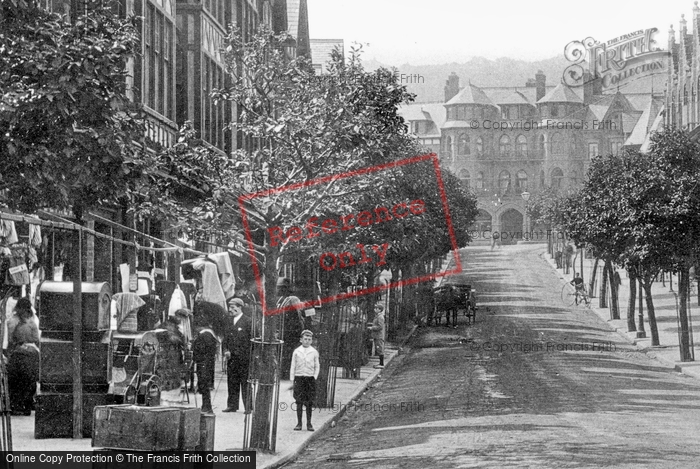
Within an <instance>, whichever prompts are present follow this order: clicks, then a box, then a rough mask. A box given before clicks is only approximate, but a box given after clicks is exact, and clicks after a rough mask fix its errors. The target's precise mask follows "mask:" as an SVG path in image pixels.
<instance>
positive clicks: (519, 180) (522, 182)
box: [515, 169, 527, 194]
mask: <svg viewBox="0 0 700 469" xmlns="http://www.w3.org/2000/svg"><path fill="white" fill-rule="evenodd" d="M515 189H516V191H517V192H518V194H520V193H522V192H525V191H526V190H527V173H526V172H525V171H523V170H522V169H521V170H520V171H518V173H517V174H516V175H515Z"/></svg>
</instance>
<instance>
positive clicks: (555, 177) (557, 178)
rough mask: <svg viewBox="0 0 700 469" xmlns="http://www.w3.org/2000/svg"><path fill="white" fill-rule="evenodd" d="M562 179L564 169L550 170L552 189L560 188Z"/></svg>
mask: <svg viewBox="0 0 700 469" xmlns="http://www.w3.org/2000/svg"><path fill="white" fill-rule="evenodd" d="M562 179H564V171H562V170H561V169H560V168H554V169H553V170H552V187H553V188H554V189H560V188H561V180H562Z"/></svg>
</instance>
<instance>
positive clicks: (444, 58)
mask: <svg viewBox="0 0 700 469" xmlns="http://www.w3.org/2000/svg"><path fill="white" fill-rule="evenodd" d="M307 2H308V9H309V30H310V35H311V38H312V39H344V40H345V49H346V51H347V50H348V49H349V47H350V45H351V43H352V42H359V43H362V44H363V50H364V55H363V59H364V60H372V59H374V60H377V61H379V62H382V63H383V64H385V65H390V66H399V65H404V64H411V65H429V64H443V63H451V62H458V63H461V62H466V61H469V60H470V59H471V58H472V57H485V58H487V59H492V60H493V59H498V58H501V57H507V58H512V59H520V60H527V61H535V60H543V59H549V58H552V57H554V56H557V55H563V50H564V47H565V46H566V44H567V43H569V42H570V41H573V40H582V39H585V38H587V37H593V38H594V39H596V40H598V41H608V40H610V39H614V38H616V37H619V36H621V35H623V34H628V33H631V32H634V31H638V30H640V29H648V28H653V27H656V28H658V29H659V32H658V33H656V36H655V39H656V42H657V46H658V47H661V48H662V49H666V48H667V44H668V30H669V26H670V25H671V24H673V27H674V29H675V30H676V34H678V31H679V29H680V27H679V22H680V19H681V14H685V17H686V19H687V20H688V30H689V32H690V31H692V16H693V6H694V5H693V3H694V2H693V1H692V0H663V1H657V2H652V1H649V0H637V1H630V0H622V1H619V0H582V1H572V0H539V1H538V0H524V1H523V0H520V1H514V0H500V1H499V0H496V1H494V0H478V1H474V0H307Z"/></svg>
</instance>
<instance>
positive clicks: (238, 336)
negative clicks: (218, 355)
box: [223, 298, 251, 412]
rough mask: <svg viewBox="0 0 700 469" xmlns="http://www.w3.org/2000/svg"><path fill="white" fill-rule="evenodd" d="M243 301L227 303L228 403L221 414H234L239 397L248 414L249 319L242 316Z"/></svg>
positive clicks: (238, 299)
mask: <svg viewBox="0 0 700 469" xmlns="http://www.w3.org/2000/svg"><path fill="white" fill-rule="evenodd" d="M243 305H244V303H243V300H242V299H240V298H231V299H230V300H229V301H228V309H229V312H230V313H231V314H232V315H233V317H232V318H231V319H230V323H229V325H228V326H229V327H228V328H227V330H226V335H225V336H224V343H223V349H224V357H225V358H226V374H227V377H228V402H227V405H226V409H224V410H223V412H236V411H237V410H238V403H239V402H240V399H239V398H240V397H241V396H242V397H243V406H244V408H245V411H246V412H248V408H247V406H248V366H249V363H250V347H251V344H250V339H251V322H250V318H248V317H246V316H245V315H244V314H243Z"/></svg>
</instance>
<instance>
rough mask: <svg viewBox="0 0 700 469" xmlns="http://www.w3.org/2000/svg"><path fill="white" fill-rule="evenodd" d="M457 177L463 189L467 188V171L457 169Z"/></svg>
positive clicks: (466, 189)
mask: <svg viewBox="0 0 700 469" xmlns="http://www.w3.org/2000/svg"><path fill="white" fill-rule="evenodd" d="M459 179H460V181H461V183H462V187H463V188H464V190H465V191H468V190H469V171H467V170H466V169H462V170H460V171H459Z"/></svg>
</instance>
